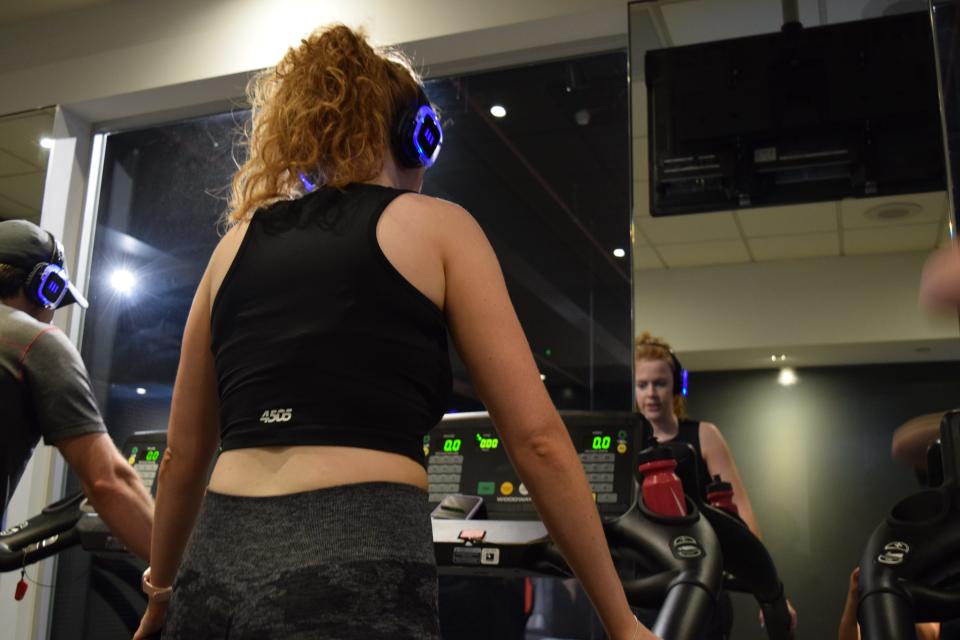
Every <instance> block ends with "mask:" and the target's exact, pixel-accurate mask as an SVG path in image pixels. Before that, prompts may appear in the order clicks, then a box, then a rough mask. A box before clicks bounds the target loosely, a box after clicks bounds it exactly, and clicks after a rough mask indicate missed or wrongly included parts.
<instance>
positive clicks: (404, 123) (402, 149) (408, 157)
mask: <svg viewBox="0 0 960 640" xmlns="http://www.w3.org/2000/svg"><path fill="white" fill-rule="evenodd" d="M418 109H419V105H418V106H417V107H414V108H410V107H407V108H406V109H404V110H403V111H401V112H400V115H399V116H397V122H396V126H394V128H393V152H394V155H396V157H397V160H398V161H399V162H400V164H402V165H403V166H405V167H407V168H409V169H415V168H416V167H419V166H421V165H420V159H419V157H418V156H417V153H416V150H415V149H414V148H413V135H414V131H415V130H416V124H417V110H418Z"/></svg>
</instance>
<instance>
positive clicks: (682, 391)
mask: <svg viewBox="0 0 960 640" xmlns="http://www.w3.org/2000/svg"><path fill="white" fill-rule="evenodd" d="M681 371H682V373H681V374H680V395H682V396H683V397H684V398H686V397H687V391H688V388H687V378H688V377H689V376H688V371H687V370H686V369H682V370H681Z"/></svg>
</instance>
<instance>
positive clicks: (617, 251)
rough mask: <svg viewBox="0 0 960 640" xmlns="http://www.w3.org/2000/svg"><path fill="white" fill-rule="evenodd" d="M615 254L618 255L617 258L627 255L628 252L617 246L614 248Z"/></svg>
mask: <svg viewBox="0 0 960 640" xmlns="http://www.w3.org/2000/svg"><path fill="white" fill-rule="evenodd" d="M613 255H614V256H616V257H617V258H622V257H624V256H625V255H627V252H626V251H624V250H623V249H621V248H619V247H617V248H616V249H614V250H613Z"/></svg>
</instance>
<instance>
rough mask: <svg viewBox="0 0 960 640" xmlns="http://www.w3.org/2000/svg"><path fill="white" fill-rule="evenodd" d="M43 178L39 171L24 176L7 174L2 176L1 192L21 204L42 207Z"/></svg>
mask: <svg viewBox="0 0 960 640" xmlns="http://www.w3.org/2000/svg"><path fill="white" fill-rule="evenodd" d="M43 178H44V175H43V174H42V173H40V172H39V171H38V172H36V173H30V174H27V175H23V176H6V177H2V178H0V194H3V195H4V196H6V197H7V198H8V199H10V200H14V201H16V202H19V203H20V204H21V205H24V206H27V207H31V208H32V209H37V210H39V209H40V203H41V202H43Z"/></svg>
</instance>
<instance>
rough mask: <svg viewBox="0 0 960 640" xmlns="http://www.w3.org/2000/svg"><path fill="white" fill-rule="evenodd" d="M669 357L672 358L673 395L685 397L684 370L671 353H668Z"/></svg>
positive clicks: (678, 360)
mask: <svg viewBox="0 0 960 640" xmlns="http://www.w3.org/2000/svg"><path fill="white" fill-rule="evenodd" d="M670 357H671V358H673V393H674V394H676V395H681V396H686V395H687V393H686V385H685V384H684V379H685V378H686V375H685V374H686V373H687V372H686V369H684V368H683V365H682V364H680V359H679V358H678V357H677V356H676V354H675V353H674V352H673V351H671V352H670Z"/></svg>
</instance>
